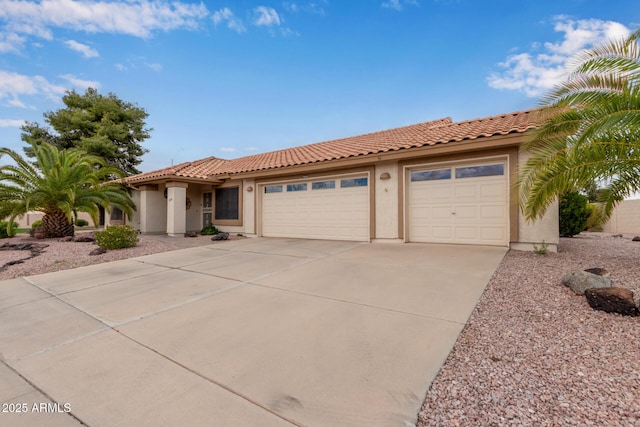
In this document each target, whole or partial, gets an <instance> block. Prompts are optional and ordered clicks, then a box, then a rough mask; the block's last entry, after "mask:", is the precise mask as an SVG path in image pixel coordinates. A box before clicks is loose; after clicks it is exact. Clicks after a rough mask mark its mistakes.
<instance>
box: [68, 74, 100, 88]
mask: <svg viewBox="0 0 640 427" xmlns="http://www.w3.org/2000/svg"><path fill="white" fill-rule="evenodd" d="M60 78H61V79H64V80H66V81H67V82H69V83H70V84H71V85H72V86H73V87H74V88H78V89H83V90H84V89H88V88H90V87H92V88H94V89H100V82H96V81H94V80H83V79H79V78H78V77H76V76H74V75H73V74H63V75H61V76H60Z"/></svg>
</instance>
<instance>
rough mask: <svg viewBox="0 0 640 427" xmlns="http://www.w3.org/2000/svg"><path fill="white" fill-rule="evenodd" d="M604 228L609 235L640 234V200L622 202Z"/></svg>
mask: <svg viewBox="0 0 640 427" xmlns="http://www.w3.org/2000/svg"><path fill="white" fill-rule="evenodd" d="M602 228H603V231H605V232H607V233H616V234H640V199H636V200H624V201H622V202H621V203H620V204H619V205H618V206H617V207H616V208H615V210H614V211H613V213H612V214H611V218H610V219H609V221H607V223H606V224H604V225H603V227H602Z"/></svg>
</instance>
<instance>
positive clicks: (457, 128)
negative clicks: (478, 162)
mask: <svg viewBox="0 0 640 427" xmlns="http://www.w3.org/2000/svg"><path fill="white" fill-rule="evenodd" d="M539 113H540V110H528V111H520V112H515V113H509V114H502V115H498V116H492V117H486V118H480V119H474V120H467V121H463V122H452V120H451V118H448V117H447V118H443V119H439V120H434V121H430V122H426V123H418V124H415V125H410V126H404V127H400V128H395V129H388V130H383V131H379V132H373V133H368V134H365V135H358V136H354V137H349V138H342V139H336V140H332V141H325V142H318V143H315V144H309V145H303V146H299V147H293V148H287V149H284V150H278V151H272V152H269V153H263V154H256V155H252V156H247V157H241V158H238V159H233V160H223V159H218V158H216V157H208V158H206V159H202V160H197V161H195V162H189V163H182V164H180V165H176V166H173V167H171V168H165V169H161V170H158V171H153V172H147V173H144V174H140V175H135V176H132V177H129V178H127V181H128V182H139V181H146V180H148V179H150V178H159V177H163V176H167V177H168V176H177V177H180V176H182V177H192V178H202V179H206V178H207V177H214V176H216V175H232V174H240V173H245V172H255V171H261V170H268V169H276V168H283V167H289V166H296V165H304V164H310V163H319V162H326V161H331V160H337V159H345V158H350V157H359V156H366V155H370V154H379V153H385V152H389V151H400V150H407V149H411V148H417V147H424V146H429V145H436V144H448V143H452V142H456V141H463V140H475V139H478V138H483V137H490V136H495V135H507V134H511V133H522V132H525V131H527V130H529V129H532V128H534V127H536V125H537V123H539V122H540V120H541V118H540V114H539Z"/></svg>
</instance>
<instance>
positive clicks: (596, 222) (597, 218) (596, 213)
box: [587, 203, 604, 231]
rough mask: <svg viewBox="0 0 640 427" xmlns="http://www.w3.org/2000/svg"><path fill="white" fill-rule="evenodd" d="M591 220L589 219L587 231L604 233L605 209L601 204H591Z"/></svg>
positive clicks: (588, 206)
mask: <svg viewBox="0 0 640 427" xmlns="http://www.w3.org/2000/svg"><path fill="white" fill-rule="evenodd" d="M587 208H588V209H589V218H587V230H591V231H602V230H603V229H602V226H603V225H604V209H602V205H601V204H600V203H589V204H588V205H587Z"/></svg>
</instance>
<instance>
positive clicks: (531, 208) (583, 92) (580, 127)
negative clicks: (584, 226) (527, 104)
mask: <svg viewBox="0 0 640 427" xmlns="http://www.w3.org/2000/svg"><path fill="white" fill-rule="evenodd" d="M639 40H640V30H639V31H637V32H635V33H634V34H632V35H631V36H630V37H628V38H627V39H624V40H614V41H610V42H607V43H605V44H602V45H600V46H598V47H595V48H593V49H591V50H588V51H585V52H584V53H582V54H581V55H578V56H577V59H576V66H575V68H574V71H573V72H572V73H571V74H570V75H569V77H568V78H567V80H566V81H565V82H564V83H562V84H561V85H560V86H558V87H557V88H556V89H555V90H554V91H553V92H552V93H550V94H549V95H548V96H546V97H545V98H544V99H543V104H544V106H545V107H546V108H544V109H543V110H542V114H543V117H544V118H545V120H544V122H543V125H542V126H541V127H540V128H539V129H538V130H537V131H536V132H535V133H534V135H533V138H532V139H531V140H530V141H529V142H528V143H527V144H525V146H524V148H525V149H526V150H528V151H529V152H530V153H531V154H532V157H531V158H530V159H529V161H528V162H527V163H526V165H525V166H524V167H523V169H522V171H521V174H520V178H519V182H518V185H519V187H520V205H521V208H522V211H523V212H524V214H525V216H526V217H527V218H528V219H535V218H538V217H540V216H542V215H543V214H544V212H545V211H546V209H547V208H548V207H549V205H550V204H551V203H553V201H554V200H556V198H558V197H559V196H561V195H562V194H564V193H565V192H567V191H573V190H576V189H580V188H584V187H586V186H588V185H589V183H591V182H593V180H597V181H600V182H603V183H608V187H607V189H606V190H605V191H602V192H601V194H600V197H601V200H600V201H602V202H603V206H604V215H605V217H608V216H609V215H610V214H611V212H612V210H613V208H614V207H615V205H616V204H617V203H618V202H619V201H621V200H623V199H624V197H625V196H627V195H629V194H632V193H633V192H635V191H638V190H640V47H639V45H638V41H639Z"/></svg>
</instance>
